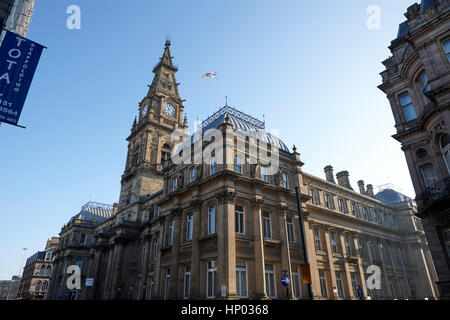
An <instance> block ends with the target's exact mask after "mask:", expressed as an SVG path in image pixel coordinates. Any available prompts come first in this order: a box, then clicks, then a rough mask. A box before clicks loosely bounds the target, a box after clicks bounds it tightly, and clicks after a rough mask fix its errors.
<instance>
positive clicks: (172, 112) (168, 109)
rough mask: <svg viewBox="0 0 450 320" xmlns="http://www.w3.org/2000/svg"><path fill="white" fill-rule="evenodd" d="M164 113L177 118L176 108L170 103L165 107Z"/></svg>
mask: <svg viewBox="0 0 450 320" xmlns="http://www.w3.org/2000/svg"><path fill="white" fill-rule="evenodd" d="M164 113H165V114H167V115H168V116H171V117H173V116H175V107H174V106H173V105H171V104H170V103H167V104H166V105H165V106H164Z"/></svg>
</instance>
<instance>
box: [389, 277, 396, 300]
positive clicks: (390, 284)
mask: <svg viewBox="0 0 450 320" xmlns="http://www.w3.org/2000/svg"><path fill="white" fill-rule="evenodd" d="M389 289H391V295H392V297H393V298H395V296H396V293H395V287H394V283H393V282H392V279H389Z"/></svg>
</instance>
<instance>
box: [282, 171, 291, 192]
mask: <svg viewBox="0 0 450 320" xmlns="http://www.w3.org/2000/svg"><path fill="white" fill-rule="evenodd" d="M281 176H282V179H283V187H284V188H285V189H289V178H288V175H287V173H283V174H282V175H281Z"/></svg>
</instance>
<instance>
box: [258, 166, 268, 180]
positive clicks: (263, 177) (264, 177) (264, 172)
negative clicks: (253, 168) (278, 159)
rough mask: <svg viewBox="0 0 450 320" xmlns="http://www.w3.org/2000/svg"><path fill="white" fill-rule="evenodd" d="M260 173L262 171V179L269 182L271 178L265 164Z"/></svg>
mask: <svg viewBox="0 0 450 320" xmlns="http://www.w3.org/2000/svg"><path fill="white" fill-rule="evenodd" d="M260 173H261V180H262V181H265V182H268V181H269V178H268V176H267V168H266V167H265V166H261V168H260Z"/></svg>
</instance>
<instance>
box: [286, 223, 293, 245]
mask: <svg viewBox="0 0 450 320" xmlns="http://www.w3.org/2000/svg"><path fill="white" fill-rule="evenodd" d="M286 227H287V234H288V241H289V242H295V237H294V223H293V222H292V218H286Z"/></svg>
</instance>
